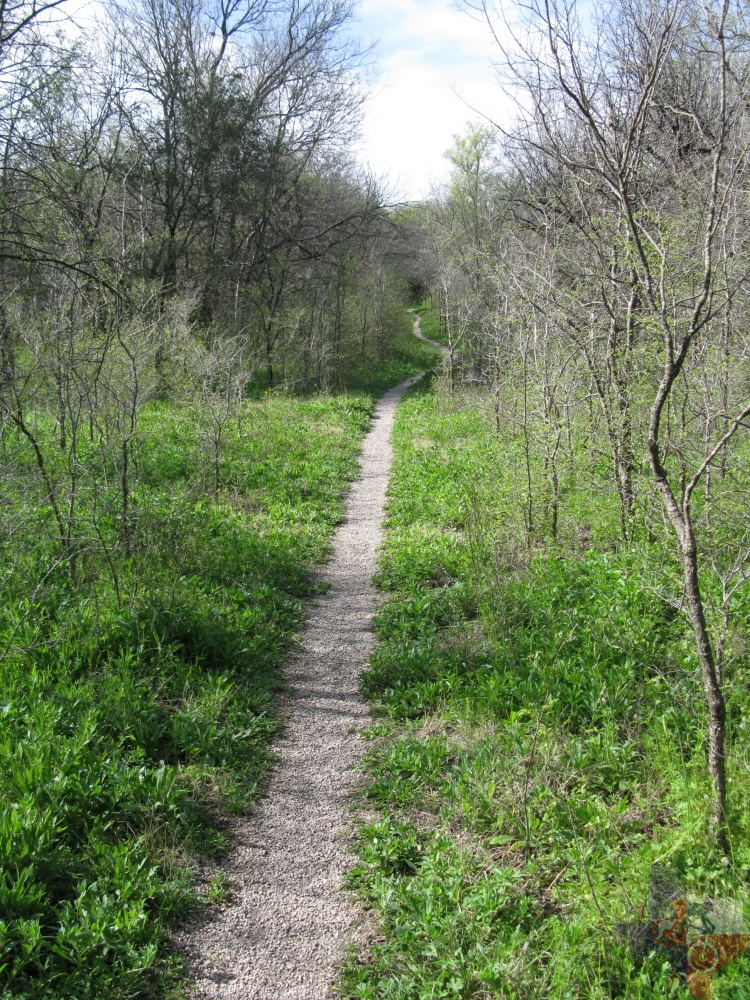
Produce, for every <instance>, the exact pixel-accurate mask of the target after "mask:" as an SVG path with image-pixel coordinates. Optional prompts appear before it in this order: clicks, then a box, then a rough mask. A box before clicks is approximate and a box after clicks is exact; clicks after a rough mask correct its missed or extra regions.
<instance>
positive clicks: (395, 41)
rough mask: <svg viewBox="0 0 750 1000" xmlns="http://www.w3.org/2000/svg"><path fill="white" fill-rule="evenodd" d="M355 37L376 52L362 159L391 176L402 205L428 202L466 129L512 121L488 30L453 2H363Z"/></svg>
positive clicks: (382, 174) (397, 0) (363, 0)
mask: <svg viewBox="0 0 750 1000" xmlns="http://www.w3.org/2000/svg"><path fill="white" fill-rule="evenodd" d="M351 30H352V33H353V34H354V35H355V36H356V37H357V38H358V39H359V40H360V41H361V42H362V43H363V44H365V45H369V44H371V43H373V42H375V43H377V44H376V45H375V50H374V53H373V55H374V64H373V76H374V79H375V84H374V88H373V91H372V95H371V97H370V99H369V101H368V103H367V106H366V109H365V121H364V129H363V138H362V142H361V144H360V149H359V155H360V158H361V159H362V160H363V161H364V162H366V163H368V164H369V165H370V167H371V168H372V169H373V170H374V171H375V173H376V174H378V175H379V176H386V177H387V178H388V182H389V184H390V186H391V188H392V190H393V194H394V195H395V199H396V200H416V199H420V198H424V197H426V196H428V195H429V193H430V191H431V189H432V188H433V187H434V185H436V184H439V183H440V182H442V181H444V180H445V179H446V177H447V174H448V171H449V169H450V166H449V164H448V163H447V161H446V160H445V158H444V155H443V154H444V153H445V150H446V149H448V148H449V147H450V146H451V145H452V143H453V137H454V135H457V134H463V133H464V132H465V130H466V127H467V124H468V123H470V122H479V121H481V120H482V114H484V115H488V116H490V117H492V118H493V119H494V120H495V121H497V120H500V121H507V120H508V118H509V114H510V109H509V106H508V101H507V99H506V98H505V97H504V95H503V94H502V92H501V90H500V87H499V86H498V83H497V80H496V74H495V71H494V70H493V69H492V60H493V59H494V58H497V55H498V50H497V47H496V45H495V44H494V43H493V42H492V40H491V38H490V35H489V31H488V28H487V25H486V24H483V23H482V22H481V21H479V20H478V19H476V18H473V17H471V16H470V15H469V14H467V13H466V12H465V11H462V10H459V8H458V7H457V6H456V4H455V2H451V0H362V2H361V6H360V8H359V12H358V17H357V20H356V22H355V24H354V25H353V26H352V29H351Z"/></svg>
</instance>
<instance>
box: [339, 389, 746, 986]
mask: <svg viewBox="0 0 750 1000" xmlns="http://www.w3.org/2000/svg"><path fill="white" fill-rule="evenodd" d="M394 442H395V461H394V472H393V477H392V482H391V487H390V494H389V495H390V500H389V519H388V524H387V533H386V540H385V548H384V553H383V557H382V563H381V569H380V573H379V582H380V584H381V586H383V587H384V588H385V589H386V590H387V591H388V592H389V594H390V596H389V599H388V601H387V603H386V604H385V605H384V607H383V609H382V611H381V612H380V614H379V616H378V620H377V630H378V635H379V640H380V641H379V645H378V647H377V649H376V651H375V653H374V655H373V657H372V661H371V668H370V669H369V671H368V672H367V673H366V674H365V676H364V679H363V690H364V692H365V694H366V695H367V697H368V698H369V699H370V701H371V703H372V705H373V708H374V710H375V711H376V713H377V715H378V717H379V719H378V721H377V722H376V724H375V725H374V726H373V727H372V729H371V730H370V733H369V736H370V742H369V750H368V754H367V762H366V766H367V771H368V775H369V787H368V792H367V794H368V798H369V801H370V804H371V805H372V806H374V807H375V808H376V809H377V811H378V814H379V817H380V818H379V819H378V820H377V821H376V822H369V823H366V824H363V825H362V827H361V830H360V840H359V861H358V863H357V864H356V866H355V868H354V870H353V872H352V873H351V875H350V883H351V885H352V887H353V888H354V889H356V891H357V892H358V893H359V895H360V897H361V899H362V900H363V901H364V903H365V905H366V906H368V907H369V908H371V909H372V911H373V914H374V915H375V917H376V918H377V921H378V923H379V924H380V936H379V937H376V938H375V939H374V940H373V942H372V943H371V945H370V946H369V948H368V949H367V950H366V951H365V952H363V953H362V954H358V955H357V954H353V955H352V956H351V959H350V961H349V962H348V964H347V967H346V970H345V975H344V980H343V985H342V990H343V992H344V995H346V996H347V997H350V998H354V997H357V998H362V1000H365V998H367V1000H370V998H372V1000H375V998H378V1000H422V998H427V997H429V998H431V1000H432V998H434V1000H437V998H456V997H459V998H470V997H472V998H473V997H476V998H480V997H483V998H486V997H497V998H507V1000H511V998H512V1000H529V998H539V1000H542V998H544V1000H567V998H587V1000H588V998H592V1000H593V998H597V1000H605V998H614V997H617V998H620V997H622V998H629V1000H635V998H638V1000H647V998H648V1000H656V998H662V997H666V996H671V995H678V994H679V995H683V994H684V995H688V994H687V990H686V988H685V986H684V985H680V983H679V981H678V980H677V979H676V978H675V976H674V972H673V970H672V968H671V967H670V966H669V965H668V963H666V962H665V960H664V955H663V954H661V955H657V954H651V955H650V956H648V957H646V959H645V960H644V961H640V960H638V961H636V959H635V958H634V957H633V955H632V954H631V951H630V948H629V947H628V943H627V935H626V933H625V930H624V928H623V925H627V924H629V923H638V922H641V921H643V920H645V919H647V916H648V910H647V906H648V901H649V887H650V880H653V878H654V873H655V872H657V871H662V872H665V873H667V876H668V877H669V878H671V879H672V880H673V881H674V882H675V883H677V884H679V886H680V887H681V888H682V889H684V890H685V891H688V892H691V893H694V894H695V895H696V897H698V898H706V897H708V896H710V897H715V896H721V897H729V898H734V899H739V900H740V901H742V902H744V903H745V909H746V914H747V916H749V917H750V913H748V907H747V898H748V897H747V886H748V875H749V874H750V872H749V869H750V773H749V772H748V768H747V767H746V763H745V753H746V740H745V736H744V726H745V720H746V719H747V718H748V716H750V693H749V692H748V687H747V683H746V677H747V673H746V668H747V654H741V655H737V657H736V659H735V660H734V663H733V666H732V671H731V676H729V677H728V681H727V691H728V699H729V715H730V734H729V747H730V752H729V760H728V764H729V773H730V775H731V785H730V787H731V804H732V840H733V857H732V863H731V864H730V866H729V867H726V866H725V864H724V863H723V862H722V859H721V858H720V857H719V856H718V855H717V853H716V851H715V849H714V847H713V843H712V839H711V836H710V831H709V792H710V785H709V779H708V774H707V767H706V755H705V751H706V747H705V726H706V717H705V716H706V713H705V708H704V703H703V695H702V690H701V685H700V677H699V672H698V670H697V664H696V661H695V657H694V653H693V651H692V642H691V639H690V636H689V634H688V632H687V628H686V625H685V622H684V619H683V618H682V616H681V615H680V614H678V613H677V611H676V609H675V608H674V607H673V606H672V605H671V604H669V603H668V602H666V601H665V600H664V599H663V597H662V596H660V595H661V593H663V592H665V591H666V590H668V589H669V588H668V586H667V585H666V584H667V583H668V581H669V576H670V572H671V568H670V563H669V559H668V558H667V559H666V560H665V558H664V543H663V539H659V540H658V541H657V542H652V543H649V542H648V533H647V532H644V539H643V540H638V541H637V542H636V543H634V544H633V545H632V546H630V547H622V546H618V545H617V544H615V539H616V536H617V508H616V501H615V498H614V497H613V496H612V495H611V492H610V493H608V492H607V490H606V487H605V471H604V470H603V471H602V473H601V476H600V477H599V479H598V481H597V482H592V481H591V479H590V477H589V479H584V477H582V476H581V474H580V470H579V469H578V468H577V467H576V466H575V463H574V464H573V466H572V467H570V468H569V469H568V471H567V472H566V473H565V476H564V481H563V483H562V487H561V490H562V496H563V498H564V504H563V509H562V511H561V518H560V526H559V538H558V543H557V544H556V545H552V544H550V543H549V541H545V539H544V535H543V530H542V529H543V521H544V516H545V512H544V509H543V506H542V504H541V503H540V510H539V512H538V516H539V525H540V527H539V535H538V539H537V542H536V544H535V545H534V547H533V548H532V550H531V551H528V550H526V549H524V547H523V546H522V545H521V543H520V541H519V538H520V536H521V528H522V524H523V511H522V508H523V507H524V504H525V494H524V489H525V487H524V467H523V455H522V448H521V445H520V442H519V440H518V437H517V435H516V434H515V433H514V432H513V430H512V429H511V428H510V427H509V426H508V427H506V426H503V428H502V429H501V433H500V435H498V434H497V433H496V432H495V429H494V416H493V412H492V401H491V400H485V399H484V398H483V397H482V396H481V395H472V394H470V393H461V394H457V397H456V398H455V399H454V400H450V399H447V398H445V395H444V394H441V393H440V392H435V393H433V392H431V391H430V389H429V387H427V386H425V385H424V384H422V385H420V386H419V387H417V388H416V389H415V390H412V391H411V392H410V393H409V395H408V396H407V397H406V398H405V400H404V402H403V403H402V405H401V407H400V409H399V411H398V414H397V423H396V429H395V436H394ZM535 461H536V462H537V466H536V470H537V471H536V472H535V474H538V472H539V469H542V468H543V462H542V459H541V458H540V456H536V458H535ZM540 492H541V490H540ZM581 525H584V526H585V532H583V533H582V531H581ZM741 601H742V602H744V604H743V607H744V606H746V605H747V604H748V599H747V595H746V594H745V595H744V596H742V597H741ZM747 610H748V609H747V607H745V611H747ZM667 876H664V877H667ZM660 915H661V914H660ZM683 984H684V980H683ZM713 995H714V996H715V997H732V998H735V1000H740V998H747V997H750V957H748V956H747V955H745V956H744V957H741V958H738V959H735V961H734V962H733V963H732V964H731V965H729V966H728V967H726V968H725V969H724V970H723V971H722V974H721V975H720V976H718V977H716V978H715V980H714V984H713Z"/></svg>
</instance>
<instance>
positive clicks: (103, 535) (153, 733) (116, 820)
mask: <svg viewBox="0 0 750 1000" xmlns="http://www.w3.org/2000/svg"><path fill="white" fill-rule="evenodd" d="M371 409H372V400H371V398H370V397H369V396H366V395H360V396H354V397H346V396H339V397H326V396H321V397H319V398H313V399H307V400H295V399H292V398H285V397H283V396H278V397H268V396H266V397H265V398H264V399H262V400H260V401H257V402H250V403H246V404H243V406H242V407H241V408H240V410H239V411H238V414H237V417H236V419H235V420H233V421H232V422H231V423H230V425H229V426H228V427H227V428H226V429H225V432H224V440H223V442H222V452H221V468H220V488H219V490H218V492H216V493H214V492H213V490H212V485H213V481H214V480H213V476H214V470H213V467H212V464H211V463H210V462H209V461H207V459H206V454H205V446H204V438H203V434H202V430H201V422H200V415H199V414H198V413H197V412H196V411H194V410H193V409H192V408H191V407H190V406H188V405H182V406H178V405H176V404H167V403H152V404H150V405H149V406H147V407H146V408H145V409H144V410H143V411H142V414H141V422H140V432H139V437H138V439H137V442H136V444H135V446H134V449H133V454H134V464H135V466H136V468H137V473H136V474H135V475H134V477H133V481H132V490H131V495H130V509H131V522H130V529H131V530H130V538H129V545H130V549H129V553H125V551H124V549H123V543H122V540H121V518H120V506H119V495H118V492H117V483H118V479H117V476H116V474H114V473H116V469H113V468H109V469H107V467H106V466H105V468H104V472H103V473H102V470H101V467H100V466H98V465H97V464H96V463H97V460H98V459H97V453H96V448H97V442H96V440H93V441H88V440H86V439H84V441H83V442H82V444H81V447H80V448H79V452H78V461H79V463H80V469H81V474H80V479H81V486H80V487H79V492H78V495H77V498H78V507H77V508H76V522H75V527H76V535H75V537H76V545H77V549H76V552H77V570H76V577H75V581H74V580H73V579H71V574H70V573H69V572H68V570H67V567H66V566H65V565H64V564H62V563H61V562H60V560H59V556H58V554H57V550H56V548H55V544H56V536H55V532H54V525H53V524H52V517H51V513H50V511H49V510H48V509H46V508H45V506H44V504H43V502H42V499H43V498H40V496H39V487H38V484H37V481H36V479H35V478H34V467H33V455H32V454H26V459H25V460H27V462H28V468H27V470H26V471H27V478H26V480H25V483H26V485H25V488H24V489H23V490H19V491H18V493H17V495H16V496H15V498H14V499H13V498H12V503H13V504H14V505H15V506H14V507H13V508H12V509H10V507H9V506H6V508H5V509H4V516H5V522H4V523H12V520H13V518H14V517H16V518H20V517H21V516H22V515H24V516H26V517H27V520H28V523H29V524H30V525H31V526H32V527H31V529H30V530H27V531H24V532H18V533H15V534H12V535H7V536H6V541H5V559H4V564H3V571H2V579H1V580H0V587H1V588H2V608H3V611H2V615H1V617H0V652H1V653H2V665H1V666H0V995H1V996H3V997H19V998H26V1000H42V998H44V1000H52V998H61V997H70V998H75V1000H85V998H91V1000H93V998H100V997H105V996H106V997H111V998H120V997H121V998H125V997H136V996H139V997H143V996H154V997H156V996H163V995H165V993H168V992H169V991H170V990H174V989H177V985H176V984H177V982H178V979H179V963H178V962H177V960H176V958H175V957H174V956H172V955H171V953H170V950H169V947H168V939H167V937H166V935H165V931H166V929H167V928H168V927H169V925H170V924H171V923H172V922H173V921H174V920H175V919H177V918H182V917H184V916H185V915H186V914H189V913H191V912H193V911H194V910H195V909H196V908H197V907H199V906H202V905H205V904H206V903H210V902H212V901H213V902H216V901H220V900H221V899H223V898H225V897H226V894H227V892H228V891H229V887H228V886H227V885H225V884H224V883H223V882H222V881H221V880H217V879H216V878H213V879H210V880H209V882H208V883H207V885H205V886H201V885H197V884H196V883H195V879H194V878H193V875H192V873H191V872H192V867H193V864H194V861H195V860H196V859H197V858H200V857H203V858H204V859H206V858H208V859H210V858H212V857H215V856H217V855H218V854H220V853H221V852H222V851H223V850H224V849H225V848H226V846H227V827H226V822H225V820H226V817H227V816H229V815H231V814H233V813H237V812H239V811H241V810H244V809H245V808H246V807H247V806H248V805H249V803H250V802H252V800H253V799H254V797H255V796H256V795H257V791H258V787H259V782H260V781H261V780H262V778H263V776H264V774H265V773H266V771H267V768H268V765H269V762H270V754H269V750H268V740H269V738H270V737H271V736H272V734H273V733H274V732H276V730H277V727H278V721H277V718H276V716H275V714H274V696H275V693H276V692H277V691H278V689H279V686H280V683H281V681H280V674H279V669H278V668H279V664H280V661H281V660H282V658H283V657H284V656H285V655H286V654H287V653H288V650H289V649H290V646H291V644H292V643H293V641H294V638H295V636H296V634H297V633H298V631H299V629H300V626H301V623H302V614H303V605H302V599H303V598H304V597H305V596H307V595H309V594H311V593H313V592H314V590H315V584H314V583H313V582H312V581H311V577H310V575H309V566H310V564H311V563H315V562H319V561H320V560H322V559H323V558H325V556H326V553H327V551H328V544H329V540H330V536H331V531H332V529H333V527H334V525H335V524H336V523H337V521H338V520H339V518H340V497H341V493H342V490H343V489H344V488H345V486H346V484H347V482H348V481H349V480H350V479H351V478H353V476H354V475H355V472H356V453H357V450H358V447H359V441H360V438H361V435H362V433H363V431H364V430H365V427H366V425H367V422H368V419H369V415H370V412H371ZM52 431H53V428H52V426H51V425H50V426H47V425H45V423H44V421H43V419H42V418H41V417H40V418H39V420H38V434H39V438H40V440H42V442H43V443H44V444H45V447H46V436H47V435H50V434H52ZM21 444H22V442H19V441H17V440H15V439H13V436H12V432H11V431H9V429H8V428H7V427H6V437H5V440H4V447H5V449H6V452H12V451H13V450H14V449H16V451H15V455H16V460H17V461H18V449H19V448H20V445H21ZM48 453H49V454H50V455H54V451H53V446H52V445H51V446H50V447H49V449H48ZM21 454H23V453H21ZM9 503H10V501H9ZM40 579H41V580H43V581H44V586H43V587H39V586H36V582H37V581H39V580H40ZM30 595H31V596H30Z"/></svg>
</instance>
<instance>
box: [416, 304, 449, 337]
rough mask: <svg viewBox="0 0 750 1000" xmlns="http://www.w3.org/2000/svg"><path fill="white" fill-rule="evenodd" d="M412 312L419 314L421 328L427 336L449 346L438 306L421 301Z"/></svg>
mask: <svg viewBox="0 0 750 1000" xmlns="http://www.w3.org/2000/svg"><path fill="white" fill-rule="evenodd" d="M412 312H415V313H416V314H417V316H419V319H420V324H419V329H420V330H421V332H422V333H423V334H424V335H425V337H429V339H430V340H435V341H437V342H438V344H445V345H446V347H447V346H448V338H447V337H446V336H445V334H444V333H443V329H442V326H441V325H440V312H439V310H438V309H437V307H436V306H432V305H430V303H428V302H421V303H420V304H419V305H418V306H416V307H415V308H414V309H413V310H412Z"/></svg>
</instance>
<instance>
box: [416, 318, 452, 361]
mask: <svg viewBox="0 0 750 1000" xmlns="http://www.w3.org/2000/svg"><path fill="white" fill-rule="evenodd" d="M409 312H410V313H411V314H412V316H413V317H414V326H413V327H412V333H413V334H414V336H415V337H419V339H420V340H423V341H424V342H425V344H431V345H432V346H433V347H437V349H438V350H439V351H442V353H443V354H446V353H447V352H448V348H447V347H446V346H445V344H440V343H438V341H437V340H431V339H430V338H429V337H425V335H424V334H423V333H422V327H421V324H420V318H419V316H417V314H416V313H415V312H414V310H413V309H410V310H409Z"/></svg>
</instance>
